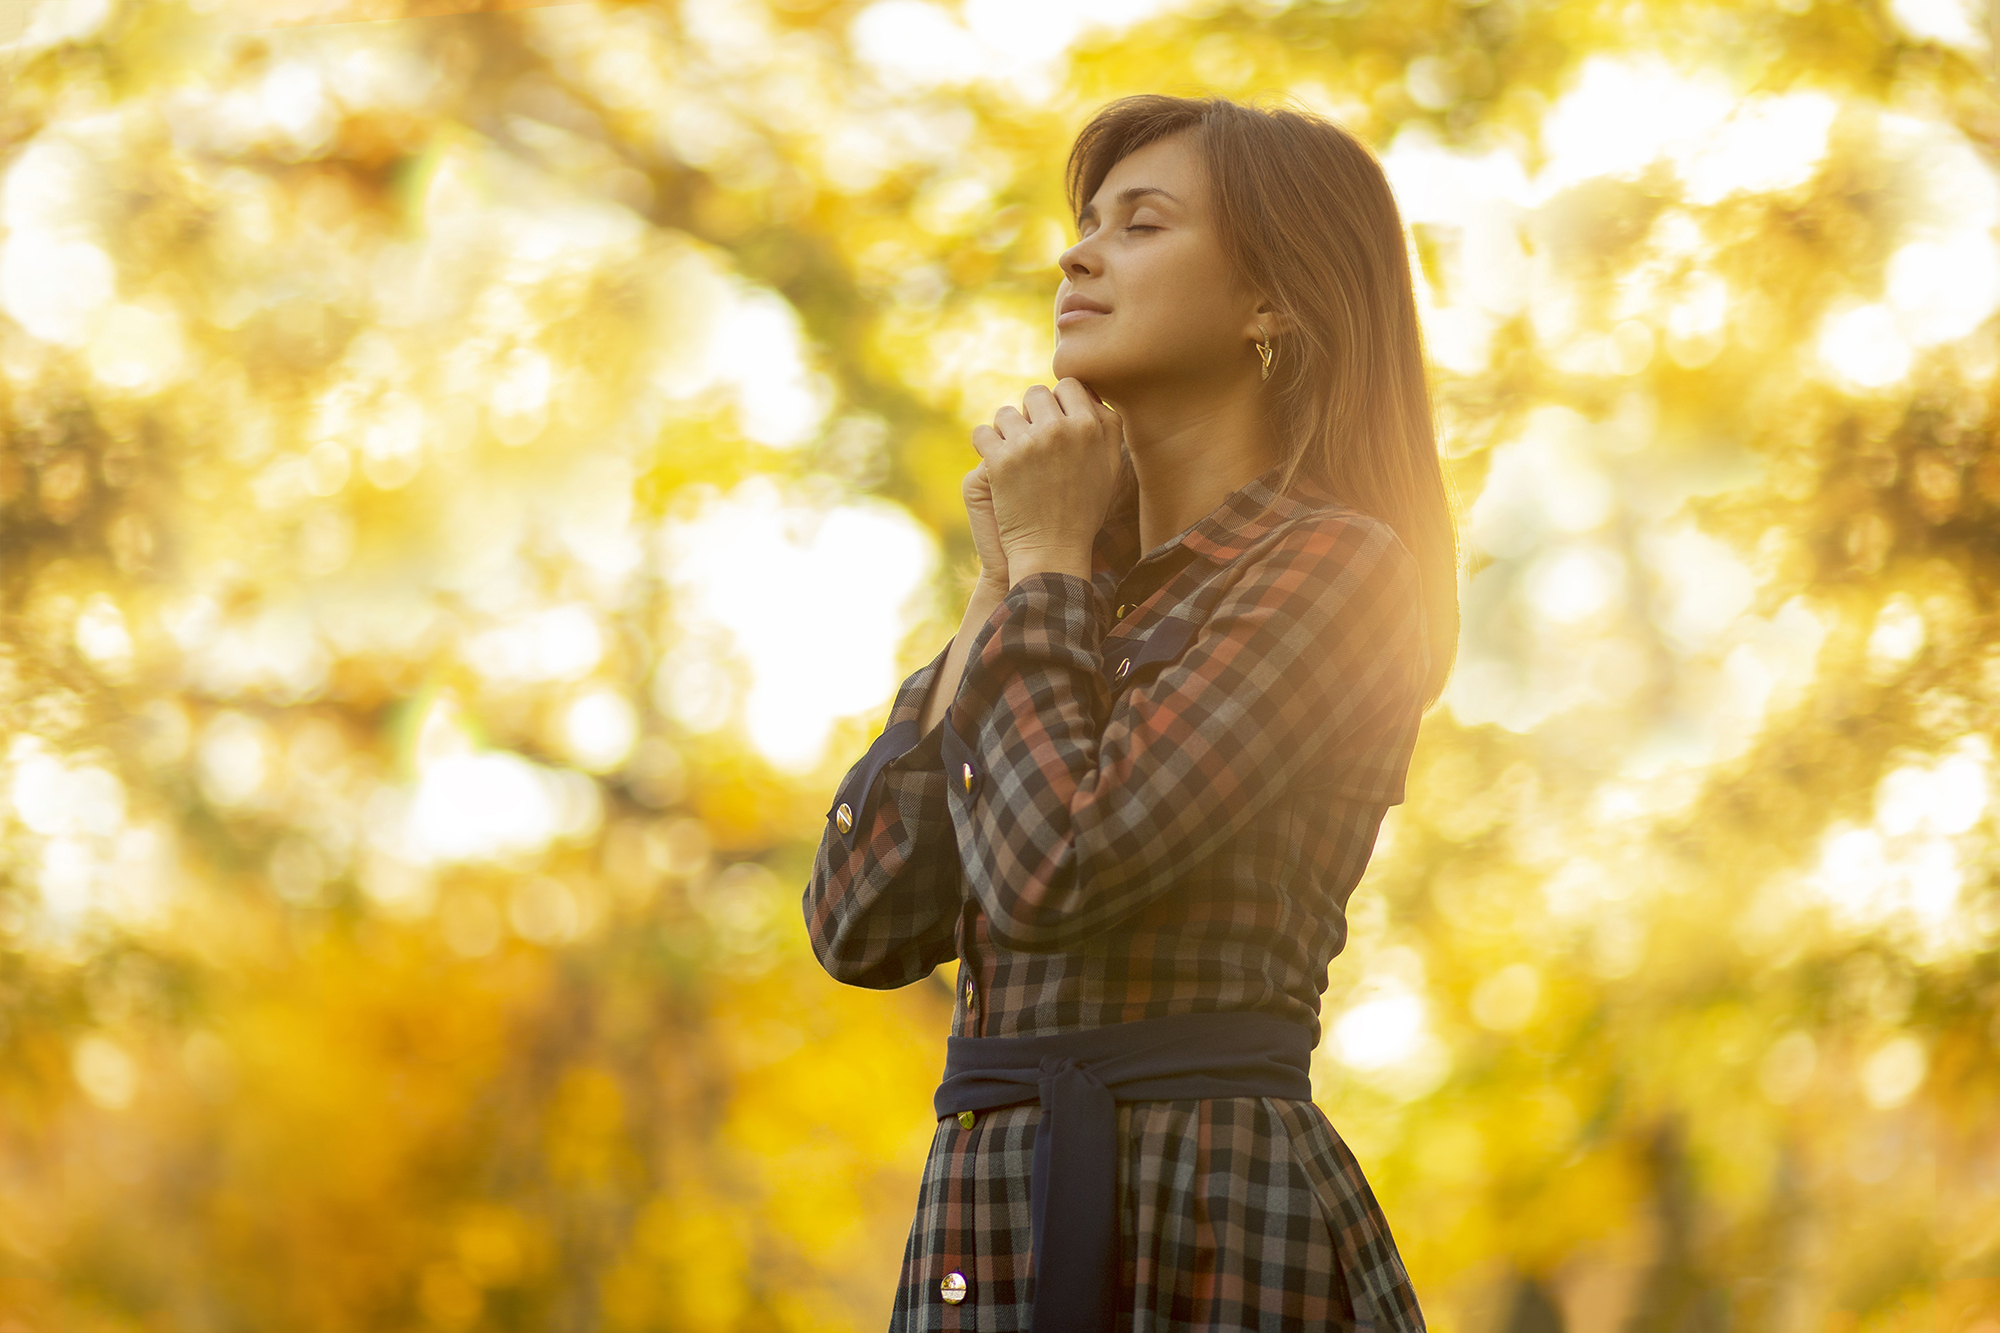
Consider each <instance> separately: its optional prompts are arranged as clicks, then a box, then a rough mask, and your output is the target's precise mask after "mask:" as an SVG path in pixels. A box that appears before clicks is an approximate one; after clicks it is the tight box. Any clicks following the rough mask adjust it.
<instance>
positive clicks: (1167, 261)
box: [1127, 253, 1236, 350]
mask: <svg viewBox="0 0 2000 1333" xmlns="http://www.w3.org/2000/svg"><path fill="white" fill-rule="evenodd" d="M1149 258H1150V257H1149ZM1132 276H1133V277H1134V278H1135V279H1137V281H1136V282H1134V283H1133V284H1132V285H1131V286H1130V287H1129V288H1128V289H1127V290H1128V291H1130V292H1132V293H1133V295H1134V296H1135V297H1136V298H1137V299H1135V300H1130V301H1128V302H1127V304H1128V306H1130V307H1132V308H1133V310H1134V313H1135V314H1137V315H1139V316H1140V318H1138V319H1136V320H1134V321H1133V322H1132V326H1131V330H1130V331H1131V332H1133V333H1138V334H1141V335H1142V336H1143V337H1144V338H1145V339H1146V341H1147V342H1148V343H1150V344H1153V345H1155V346H1159V347H1161V348H1162V349H1163V350H1164V349H1165V348H1168V347H1178V348H1190V349H1196V348H1198V349H1204V350H1207V349H1211V348H1213V347H1215V346H1218V345H1221V344H1224V343H1227V342H1229V341H1231V339H1232V337H1233V335H1234V333H1235V331H1236V330H1235V328H1234V310H1235V306H1236V303H1235V301H1234V300H1233V299H1232V297H1231V294H1230V292H1229V290H1228V285H1227V283H1226V282H1225V281H1224V280H1223V279H1222V277H1221V275H1220V274H1219V273H1218V272H1217V271H1216V269H1215V268H1214V267H1213V266H1212V265H1211V264H1210V263H1209V262H1207V259H1206V256H1203V255H1199V254H1197V255H1184V254H1183V255H1177V254H1171V253H1164V254H1161V255H1159V256H1158V257H1157V259H1156V260H1155V262H1153V263H1151V264H1148V265H1146V266H1145V268H1144V271H1141V272H1135V273H1134V274H1133V275H1132Z"/></svg>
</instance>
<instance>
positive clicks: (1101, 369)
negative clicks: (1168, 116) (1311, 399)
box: [1053, 134, 1268, 402]
mask: <svg viewBox="0 0 2000 1333" xmlns="http://www.w3.org/2000/svg"><path fill="white" fill-rule="evenodd" d="M1078 231H1079V233H1080V234H1079V239H1078V240H1077V243H1076V244H1075V245H1072V246H1071V247H1070V248H1069V249H1068V250H1066V251H1064V252H1063V255H1062V259H1061V260H1060V263H1061V266H1062V270H1063V280H1062V284H1061V285H1060V286H1059V287H1058V288H1057V289H1056V354H1055V364H1054V367H1053V369H1054V371H1055V374H1056V377H1057V378H1058V379H1063V378H1067V377H1070V376H1074V377H1075V378H1077V379H1080V380H1082V381H1083V382H1084V383H1085V384H1088V385H1089V386H1090V387H1091V388H1093V389H1095V390H1096V391H1097V393H1098V395H1099V396H1100V397H1102V398H1106V399H1110V400H1113V401H1114V402H1116V401H1117V400H1118V399H1120V398H1130V397H1132V396H1133V395H1135V394H1143V393H1144V392H1145V391H1146V390H1147V389H1148V388H1149V387H1150V386H1154V385H1173V386H1175V387H1177V388H1183V389H1184V388H1187V387H1190V386H1191V385H1193V383H1194V382H1195V381H1200V380H1215V379H1217V378H1223V379H1234V378H1236V377H1238V376H1242V375H1251V376H1254V375H1255V374H1256V373H1257V367H1258V361H1257V355H1256V352H1255V350H1254V348H1253V346H1252V344H1251V342H1250V339H1253V338H1255V337H1256V324H1257V313H1256V312H1257V300H1256V297H1255V296H1254V295H1253V294H1251V293H1249V292H1247V291H1244V290H1241V289H1239V286H1238V284H1236V283H1235V282H1233V281H1232V280H1231V277H1230V268H1229V261H1228V258H1227V257H1226V256H1225V255H1224V253H1223V249H1222V238H1221V237H1220V236H1219V235H1218V234H1217V232H1216V228H1215V223H1214V219H1213V214H1212V210H1211V208H1210V207H1209V198H1208V184H1207V181H1206V179H1205V173H1204V172H1203V170H1202V166H1201V161H1200V159H1199V158H1198V157H1196V155H1195V151H1194V148H1193V145H1192V144H1191V143H1190V142H1189V141H1188V136H1187V135H1186V134H1178V135H1174V136H1171V137H1169V138H1166V139H1159V140H1155V141H1154V142H1153V143H1150V144H1147V145H1146V146H1145V147H1144V148H1141V149H1139V150H1138V151H1137V152H1134V153H1131V154H1129V155H1128V156H1126V157H1124V158H1122V159H1121V160H1120V161H1119V162H1118V163H1117V165H1115V166H1113V167H1112V168H1111V171H1110V172H1109V174H1107V175H1106V176H1105V178H1104V183H1103V184H1102V185H1100V186H1099V187H1098V189H1097V193H1096V194H1095V195H1093V196H1092V197H1091V199H1090V202H1089V203H1087V204H1086V205H1085V206H1084V209H1083V216H1082V218H1081V219H1079V224H1078ZM1266 319H1267V324H1268V317H1266Z"/></svg>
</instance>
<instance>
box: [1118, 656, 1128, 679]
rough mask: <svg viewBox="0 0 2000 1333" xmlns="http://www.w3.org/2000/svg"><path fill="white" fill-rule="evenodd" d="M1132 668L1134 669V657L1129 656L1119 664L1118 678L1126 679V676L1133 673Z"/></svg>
mask: <svg viewBox="0 0 2000 1333" xmlns="http://www.w3.org/2000/svg"><path fill="white" fill-rule="evenodd" d="M1131 670H1132V659H1131V658H1129V657H1128V658H1126V659H1125V660H1124V661H1122V662H1120V663H1119V664H1118V670H1117V672H1116V673H1115V674H1116V677H1117V679H1119V680H1123V679H1125V677H1126V676H1127V675H1129V674H1130V673H1131Z"/></svg>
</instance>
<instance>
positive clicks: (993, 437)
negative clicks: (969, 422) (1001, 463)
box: [972, 426, 1000, 469]
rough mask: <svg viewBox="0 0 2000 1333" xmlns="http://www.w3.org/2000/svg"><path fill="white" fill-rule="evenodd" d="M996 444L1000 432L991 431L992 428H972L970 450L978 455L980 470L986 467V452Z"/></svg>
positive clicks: (998, 441) (998, 440)
mask: <svg viewBox="0 0 2000 1333" xmlns="http://www.w3.org/2000/svg"><path fill="white" fill-rule="evenodd" d="M998 443H1000V432H999V431H997V430H995V429H993V427H991V426H974V427H973V428H972V448H973V450H974V452H976V453H977V454H978V455H979V466H980V467H981V468H982V469H983V468H984V467H985V466H986V451H987V450H988V449H991V448H992V447H993V446H994V445H996V444H998Z"/></svg>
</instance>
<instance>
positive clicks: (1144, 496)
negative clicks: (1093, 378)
mask: <svg viewBox="0 0 2000 1333" xmlns="http://www.w3.org/2000/svg"><path fill="white" fill-rule="evenodd" d="M1257 389H1258V383H1257V381H1256V380H1254V379H1252V380H1250V381H1248V382H1247V383H1237V384H1232V385H1229V386H1226V388H1224V390H1223V391H1222V392H1220V393H1218V392H1217V391H1216V386H1215V385H1214V384H1212V383H1209V384H1201V385H1198V386H1190V389H1189V390H1179V391H1177V390H1176V389H1174V388H1173V387H1171V386H1163V387H1161V388H1160V389H1158V390H1156V391H1152V392H1139V393H1134V394H1129V395H1125V396H1121V397H1120V398H1119V399H1118V400H1117V401H1116V402H1115V404H1114V405H1115V406H1116V407H1117V409H1118V415H1119V416H1120V417H1122V418H1123V419H1124V424H1125V446H1126V448H1127V449H1129V450H1130V451H1131V453H1132V470H1133V472H1134V473H1135V474H1136V475H1137V477H1138V481H1139V551H1140V554H1142V555H1143V554H1145V553H1146V552H1148V551H1151V550H1152V549H1153V548H1154V547H1156V546H1158V545H1159V544H1160V543H1161V542H1163V541H1166V540H1167V539H1168V538H1169V537H1172V536H1174V535H1175V534H1176V533H1179V532H1181V531H1183V530H1184V529H1186V528H1188V527H1189V526H1191V525H1192V524H1194V523H1195V522H1196V521H1198V520H1200V519H1202V518H1204V517H1206V516H1207V515H1208V514H1209V513H1210V512H1211V511H1212V510H1213V509H1214V508H1215V507H1216V506H1217V505H1219V504H1221V503H1222V502H1223V500H1224V499H1226V498H1228V496H1229V494H1230V493H1231V492H1232V491H1236V490H1239V489H1241V488H1242V487H1243V486H1244V485H1245V484H1246V483H1248V482H1249V481H1250V480H1251V479H1252V478H1254V477H1257V476H1259V475H1261V474H1262V473H1264V472H1267V471H1269V470H1270V469H1271V468H1273V467H1275V466H1276V465H1277V464H1278V462H1279V461H1280V457H1281V456H1280V454H1279V451H1278V449H1277V446H1276V445H1275V444H1273V443H1272V442H1271V439H1270V434H1269V431H1268V430H1267V429H1266V427H1265V424H1264V410H1263V405H1262V403H1261V402H1260V401H1259V398H1258V394H1257ZM1190 390H1191V391H1190Z"/></svg>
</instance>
